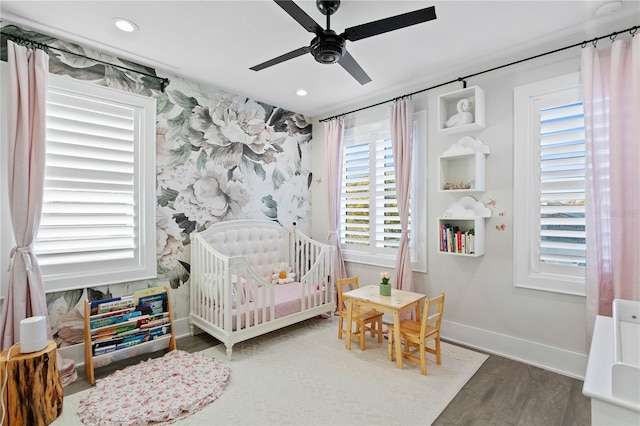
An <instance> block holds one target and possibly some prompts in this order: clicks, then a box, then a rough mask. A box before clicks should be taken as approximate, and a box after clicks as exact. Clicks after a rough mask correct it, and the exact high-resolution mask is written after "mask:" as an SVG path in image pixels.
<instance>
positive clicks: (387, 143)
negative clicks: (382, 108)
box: [375, 138, 400, 249]
mask: <svg viewBox="0 0 640 426" xmlns="http://www.w3.org/2000/svg"><path fill="white" fill-rule="evenodd" d="M375 171H376V187H375V191H376V192H375V193H376V211H375V213H376V235H375V240H376V247H381V248H394V249H397V248H398V246H399V245H400V216H399V215H398V202H397V197H396V179H395V169H394V160H393V149H392V146H391V139H389V138H386V139H382V140H378V141H376V160H375Z"/></svg>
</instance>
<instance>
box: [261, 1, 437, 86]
mask: <svg viewBox="0 0 640 426" xmlns="http://www.w3.org/2000/svg"><path fill="white" fill-rule="evenodd" d="M274 1H275V2H276V3H277V4H278V6H280V7H281V8H282V9H284V11H285V12H287V13H288V14H289V15H290V16H291V17H292V18H293V19H295V20H296V21H297V22H298V23H299V24H300V25H302V26H303V27H304V28H305V29H306V30H307V31H309V32H310V33H314V34H315V35H316V36H315V37H314V38H313V40H311V44H310V45H309V46H304V47H301V48H299V49H296V50H293V51H291V52H289V53H285V54H284V55H281V56H278V57H277V58H273V59H271V60H269V61H266V62H263V63H261V64H259V65H256V66H254V67H251V68H250V69H252V70H254V71H260V70H262V69H265V68H268V67H270V66H273V65H276V64H279V63H281V62H284V61H288V60H289V59H293V58H297V57H298V56H302V55H304V54H305V53H311V55H313V57H314V58H315V60H316V61H318V62H320V63H321V64H334V63H336V62H337V63H338V64H340V65H341V66H342V68H344V69H345V70H346V71H347V72H348V73H349V74H351V75H352V76H353V78H355V79H356V80H358V82H359V83H360V84H367V83H368V82H370V81H371V78H370V77H369V76H368V75H367V73H366V72H365V71H364V70H363V69H362V67H360V65H359V64H358V63H357V62H356V60H355V59H353V57H352V56H351V55H350V54H349V52H347V49H346V42H347V40H348V41H358V40H362V39H364V38H367V37H372V36H375V35H378V34H383V33H386V32H389V31H394V30H398V29H401V28H405V27H409V26H411V25H415V24H420V23H422V22H427V21H430V20H432V19H436V10H435V7H434V6H431V7H427V8H425V9H420V10H415V11H413V12H408V13H403V14H401V15H396V16H392V17H390V18H385V19H380V20H377V21H372V22H369V23H366V24H362V25H357V26H355V27H351V28H347V29H345V30H344V32H343V33H342V34H336V32H335V31H333V30H332V29H331V22H330V19H331V15H333V14H334V13H335V12H336V11H337V10H338V8H339V7H340V0H316V7H317V8H318V10H319V11H320V12H321V13H322V14H323V15H325V16H326V17H327V28H326V29H323V28H322V27H321V26H320V25H318V24H317V23H316V21H314V20H313V18H311V17H310V16H309V15H307V13H306V12H305V11H304V10H302V9H301V8H300V6H298V5H297V4H295V3H294V2H293V1H291V0H274Z"/></svg>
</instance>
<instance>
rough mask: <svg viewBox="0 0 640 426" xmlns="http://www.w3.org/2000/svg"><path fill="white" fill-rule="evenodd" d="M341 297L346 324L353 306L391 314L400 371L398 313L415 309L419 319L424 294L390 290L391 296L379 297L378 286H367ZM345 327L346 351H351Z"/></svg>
mask: <svg viewBox="0 0 640 426" xmlns="http://www.w3.org/2000/svg"><path fill="white" fill-rule="evenodd" d="M342 297H343V298H344V299H345V302H346V303H347V324H351V317H352V314H353V305H359V306H369V307H371V308H373V309H375V310H378V311H383V312H390V313H392V314H393V338H394V340H395V341H394V344H395V346H396V347H395V350H396V366H397V367H398V368H399V369H401V370H402V358H403V357H402V348H401V342H400V312H402V311H405V310H407V309H411V308H412V307H413V306H415V308H416V318H420V306H421V305H422V303H424V299H425V298H426V297H427V295H425V294H420V293H413V292H411V291H405V290H398V289H395V288H392V289H391V296H380V288H379V286H378V285H368V286H365V287H360V288H356V289H355V290H350V291H347V292H345V293H344V294H343V295H342ZM352 328H353V327H352V326H351V325H349V326H348V327H347V343H346V348H347V350H351V330H352Z"/></svg>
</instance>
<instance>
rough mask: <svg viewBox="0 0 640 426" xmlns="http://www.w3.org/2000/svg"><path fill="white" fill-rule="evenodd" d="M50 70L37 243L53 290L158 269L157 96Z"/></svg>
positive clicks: (150, 275)
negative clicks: (95, 82)
mask: <svg viewBox="0 0 640 426" xmlns="http://www.w3.org/2000/svg"><path fill="white" fill-rule="evenodd" d="M49 77H50V80H49V93H48V95H47V96H48V98H47V154H46V160H45V162H46V168H45V189H44V194H43V207H42V216H41V222H40V229H39V231H38V234H37V237H36V241H35V243H34V252H35V253H36V256H37V257H38V261H39V263H40V266H41V269H42V274H43V279H44V282H45V288H46V290H47V291H57V290H64V289H70V288H83V287H88V286H96V285H105V284H112V283H118V282H129V281H135V280H140V279H147V278H153V277H155V276H156V253H155V214H154V212H155V100H154V99H152V98H148V97H144V96H140V95H135V94H131V93H127V92H123V91H119V90H114V89H109V88H106V87H102V86H98V85H96V84H91V83H85V82H80V81H76V80H72V79H69V78H63V77H60V76H56V75H50V76H49ZM3 137H6V135H4V134H3ZM5 140H6V139H5ZM3 145H6V144H3ZM3 178H4V176H3ZM3 204H5V203H3ZM2 240H3V243H4V242H5V241H6V239H5V238H4V235H3V239H2ZM3 248H4V247H3ZM3 287H4V286H3Z"/></svg>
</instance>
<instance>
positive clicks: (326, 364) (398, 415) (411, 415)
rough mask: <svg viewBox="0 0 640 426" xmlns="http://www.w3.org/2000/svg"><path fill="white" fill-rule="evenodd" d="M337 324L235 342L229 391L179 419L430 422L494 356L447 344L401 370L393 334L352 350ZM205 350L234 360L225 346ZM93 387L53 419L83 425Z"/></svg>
mask: <svg viewBox="0 0 640 426" xmlns="http://www.w3.org/2000/svg"><path fill="white" fill-rule="evenodd" d="M337 327H338V322H337V320H336V319H335V318H334V320H333V321H329V320H327V319H319V318H318V319H311V320H308V321H305V322H303V323H300V324H297V325H293V326H290V327H287V328H285V329H283V330H278V331H275V332H272V333H269V334H268V335H265V336H261V337H258V338H255V339H251V340H249V341H246V342H242V343H239V344H237V345H235V346H234V348H233V359H232V360H231V361H230V362H229V364H228V365H229V366H230V368H231V375H230V377H229V380H228V383H227V386H226V388H225V390H224V392H223V393H222V395H220V396H219V398H218V399H216V400H215V401H214V402H212V403H211V404H209V405H207V406H205V407H204V408H203V409H202V410H200V411H198V412H196V413H195V414H193V415H191V416H189V417H186V418H184V419H182V420H179V421H177V422H176V423H174V424H176V425H212V424H220V425H227V424H242V425H251V424H256V425H257V424H263V425H284V424H294V425H308V424H314V425H325V424H326V425H358V424H363V425H374V424H385V425H386V424H401V425H418V424H420V425H425V424H426V425H428V424H431V423H432V422H433V421H434V420H435V419H436V418H437V417H438V416H439V415H440V413H441V412H442V410H444V409H445V408H446V406H447V405H448V404H449V402H450V401H451V400H452V399H453V397H454V396H455V395H456V394H457V393H458V392H459V391H460V389H461V388H462V387H463V386H464V384H465V383H466V382H467V381H468V380H469V379H470V378H471V376H473V374H474V373H475V372H476V371H477V370H478V368H479V367H480V366H481V365H482V363H483V362H484V361H485V360H486V359H487V356H486V355H483V354H480V353H477V352H473V351H470V350H467V349H463V348H460V347H458V346H454V345H449V344H446V343H443V345H442V365H437V364H436V363H435V360H434V359H433V358H435V357H434V356H431V357H429V358H428V359H427V376H422V375H421V374H420V366H419V365H417V364H413V363H409V362H405V363H404V369H403V370H398V369H397V368H396V366H395V362H389V361H387V341H386V340H383V343H382V344H378V343H377V341H375V340H372V339H369V340H368V341H367V349H366V350H365V351H360V349H359V348H358V345H357V344H355V343H354V344H352V349H351V351H347V350H346V349H345V341H344V340H338V338H337V333H338V332H337ZM201 353H203V354H206V355H209V356H212V357H214V358H216V359H218V360H220V361H225V360H226V349H225V347H224V346H223V345H218V346H215V347H213V348H209V349H207V350H205V351H202V352H201ZM87 392H89V390H86V391H83V392H79V393H77V394H73V395H70V396H68V397H65V399H64V410H63V412H62V415H61V416H60V417H59V418H58V419H56V421H55V422H53V425H55V426H61V425H64V426H66V425H81V424H82V423H81V422H80V419H79V417H78V415H77V414H76V411H77V408H78V402H79V401H80V399H82V398H83V396H84V395H85V394H86V393H87Z"/></svg>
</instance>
